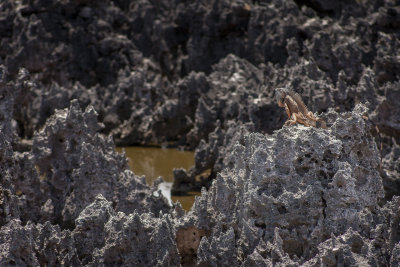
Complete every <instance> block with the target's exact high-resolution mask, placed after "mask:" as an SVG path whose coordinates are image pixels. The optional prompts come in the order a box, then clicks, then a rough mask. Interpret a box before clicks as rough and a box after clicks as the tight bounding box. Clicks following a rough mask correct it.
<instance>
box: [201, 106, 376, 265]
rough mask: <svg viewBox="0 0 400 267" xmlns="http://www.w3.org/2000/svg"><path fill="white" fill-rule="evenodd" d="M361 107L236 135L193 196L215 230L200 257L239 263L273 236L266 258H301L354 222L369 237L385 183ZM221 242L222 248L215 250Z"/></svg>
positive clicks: (299, 261)
mask: <svg viewBox="0 0 400 267" xmlns="http://www.w3.org/2000/svg"><path fill="white" fill-rule="evenodd" d="M364 112H365V109H364V107H363V106H361V105H359V106H357V107H356V108H355V110H354V111H353V112H349V113H345V114H341V115H338V114H337V113H335V112H333V111H331V112H330V113H328V116H330V117H332V118H334V120H333V121H332V122H331V123H332V124H331V127H330V128H329V129H327V130H324V129H315V128H307V127H304V126H302V125H299V126H294V127H291V128H289V127H284V128H283V129H281V130H279V131H276V132H275V133H274V134H273V135H271V136H268V135H261V134H255V133H247V134H244V135H242V134H240V140H239V142H234V143H232V144H231V146H233V149H231V151H232V152H231V153H230V154H228V156H227V157H225V161H224V166H230V167H229V168H226V169H223V171H222V172H221V173H219V174H218V176H217V178H216V180H215V181H214V183H213V185H212V186H211V187H210V190H209V193H208V194H207V195H206V196H204V197H206V199H205V200H204V201H203V202H199V200H197V202H199V203H197V202H196V204H197V205H200V203H203V204H202V205H205V206H204V207H203V210H204V211H206V212H207V213H208V217H207V218H208V219H209V222H208V227H207V229H212V233H211V235H210V237H208V238H206V239H205V238H203V240H202V242H201V244H200V247H199V251H198V262H200V263H201V262H203V263H209V264H211V265H220V264H222V263H223V262H230V265H234V266H238V265H240V264H241V263H242V262H244V261H247V262H250V261H254V260H255V259H254V257H256V258H257V257H258V255H257V253H258V252H257V250H262V248H261V247H262V246H264V244H265V245H266V246H267V247H268V246H270V247H271V246H272V245H270V244H274V243H275V245H274V246H272V247H274V249H273V250H276V249H277V250H278V252H273V251H271V249H270V252H269V254H268V253H267V255H270V256H264V258H267V260H266V262H268V261H271V260H272V262H277V261H279V262H281V263H282V264H283V265H285V264H290V263H292V264H303V263H305V262H306V261H308V260H310V259H312V258H313V257H315V256H316V255H317V254H318V250H316V248H317V247H318V245H319V244H321V243H322V242H325V241H326V240H327V239H329V238H330V237H331V234H334V235H336V236H338V235H343V234H345V233H346V231H349V229H352V230H354V231H356V232H357V233H359V234H360V235H361V236H362V237H363V238H366V237H369V235H370V232H371V230H370V227H371V225H373V221H372V220H373V219H372V217H373V214H374V213H375V210H376V209H378V208H379V205H378V202H379V200H380V199H382V198H383V186H382V180H381V177H380V175H379V171H378V165H379V158H378V154H377V148H376V145H375V143H374V141H373V138H372V136H371V135H370V133H369V130H368V128H369V126H368V122H366V121H365V120H364V119H363V118H362V114H363V113H364ZM194 209H195V208H194ZM222 244H223V245H222ZM276 244H278V245H276ZM260 246H261V247H260ZM221 247H225V248H226V249H227V251H225V250H224V251H225V252H223V253H222V251H221V253H219V254H218V253H216V252H215V251H218V249H219V248H221ZM256 248H258V249H256ZM266 250H268V249H266ZM254 253H256V254H254ZM275 254H276V255H275ZM216 255H219V257H216ZM224 255H225V256H224ZM232 255H235V256H233V257H232ZM274 255H275V256H274ZM248 257H250V258H249V259H248V260H247V258H248ZM354 264H355V263H354Z"/></svg>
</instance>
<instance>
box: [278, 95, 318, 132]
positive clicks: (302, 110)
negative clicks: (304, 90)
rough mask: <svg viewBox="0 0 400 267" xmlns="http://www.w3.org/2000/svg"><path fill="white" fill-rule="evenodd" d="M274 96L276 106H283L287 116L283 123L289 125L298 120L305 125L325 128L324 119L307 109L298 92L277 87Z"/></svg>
mask: <svg viewBox="0 0 400 267" xmlns="http://www.w3.org/2000/svg"><path fill="white" fill-rule="evenodd" d="M275 97H276V100H277V102H278V106H280V107H284V108H285V110H286V113H287V115H288V117H289V119H288V120H287V121H286V122H285V125H289V126H290V125H293V124H295V123H297V122H298V123H301V124H303V125H305V126H314V127H321V128H326V123H325V121H324V120H322V119H320V118H318V117H317V116H315V115H314V114H313V113H312V112H311V111H308V109H307V107H306V105H305V104H304V102H303V100H302V99H301V96H300V95H299V94H298V93H296V92H294V91H292V90H289V89H286V88H277V89H275ZM317 122H318V124H317Z"/></svg>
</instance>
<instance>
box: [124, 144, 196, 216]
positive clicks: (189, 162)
mask: <svg viewBox="0 0 400 267" xmlns="http://www.w3.org/2000/svg"><path fill="white" fill-rule="evenodd" d="M123 150H125V155H126V157H127V158H128V162H129V168H130V169H131V170H132V171H133V172H134V173H135V174H136V175H144V176H146V182H147V184H148V185H151V184H152V183H153V181H154V180H155V179H157V178H158V177H159V176H162V177H163V178H164V181H166V183H165V184H163V185H161V186H160V187H161V188H160V189H161V190H162V191H163V194H164V195H166V196H167V198H168V197H169V198H170V199H171V200H172V201H173V202H175V201H177V200H179V202H180V203H181V204H182V207H183V208H184V209H185V210H186V211H188V210H190V208H191V207H192V205H193V202H194V198H195V196H196V195H200V192H189V194H188V195H187V196H171V186H172V182H173V169H174V168H184V169H186V170H188V169H190V168H191V167H193V165H194V152H190V151H180V150H177V149H169V148H156V147H134V146H130V147H118V148H117V151H118V152H120V153H121V152H122V151H123Z"/></svg>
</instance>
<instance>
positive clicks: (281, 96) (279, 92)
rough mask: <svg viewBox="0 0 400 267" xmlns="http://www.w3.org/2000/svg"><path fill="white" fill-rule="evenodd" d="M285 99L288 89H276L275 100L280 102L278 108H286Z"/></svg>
mask: <svg viewBox="0 0 400 267" xmlns="http://www.w3.org/2000/svg"><path fill="white" fill-rule="evenodd" d="M285 97H286V89H285V88H276V89H275V99H276V102H278V106H280V107H284V106H285V103H284V101H285Z"/></svg>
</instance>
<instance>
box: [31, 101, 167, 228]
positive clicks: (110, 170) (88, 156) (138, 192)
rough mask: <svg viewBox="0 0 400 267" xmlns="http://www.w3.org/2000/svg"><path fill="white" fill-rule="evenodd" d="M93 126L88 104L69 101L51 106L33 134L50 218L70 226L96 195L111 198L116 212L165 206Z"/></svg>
mask: <svg viewBox="0 0 400 267" xmlns="http://www.w3.org/2000/svg"><path fill="white" fill-rule="evenodd" d="M99 129H101V124H99V123H98V122H97V113H96V112H95V111H94V109H93V108H92V107H88V108H87V109H86V110H85V112H82V111H81V108H80V106H79V103H78V101H72V102H71V106H70V108H69V109H64V110H58V111H56V113H55V114H54V115H53V116H52V117H50V118H49V120H48V121H47V122H46V124H45V127H44V128H43V129H42V130H41V131H40V132H38V133H37V134H35V137H34V142H33V148H32V152H33V155H34V159H33V160H34V162H35V164H36V166H37V167H38V168H39V170H40V173H41V175H42V176H43V178H42V179H43V181H42V186H43V190H44V192H45V193H47V194H48V195H49V201H51V203H52V206H53V207H54V208H53V211H52V212H53V214H54V215H53V219H54V220H55V221H60V222H62V223H63V224H65V226H68V225H69V227H70V226H71V225H73V221H74V220H75V218H76V217H77V216H78V214H79V213H80V212H81V211H82V210H83V208H85V207H86V206H87V205H88V204H89V203H91V202H92V201H93V199H94V198H95V196H97V195H98V194H102V195H103V196H104V197H106V198H108V199H110V200H112V201H113V202H114V203H115V204H114V205H115V206H116V207H118V210H120V211H126V212H128V211H131V212H132V211H133V210H148V211H152V212H154V213H155V214H158V212H159V211H160V210H165V209H168V205H167V204H166V202H165V199H163V198H162V197H160V198H157V197H155V196H154V195H153V194H152V193H151V192H153V191H154V190H153V191H151V190H150V189H149V188H148V186H147V185H146V184H145V181H144V180H143V179H140V178H138V177H136V176H135V175H134V174H133V173H132V172H131V171H129V170H128V166H127V160H126V158H125V157H124V155H122V154H119V153H117V152H115V146H114V143H113V142H112V140H111V139H110V138H107V137H104V136H103V135H101V134H99V133H98V130H99ZM153 200H154V201H153ZM156 203H158V204H156ZM153 204H154V205H153Z"/></svg>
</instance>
